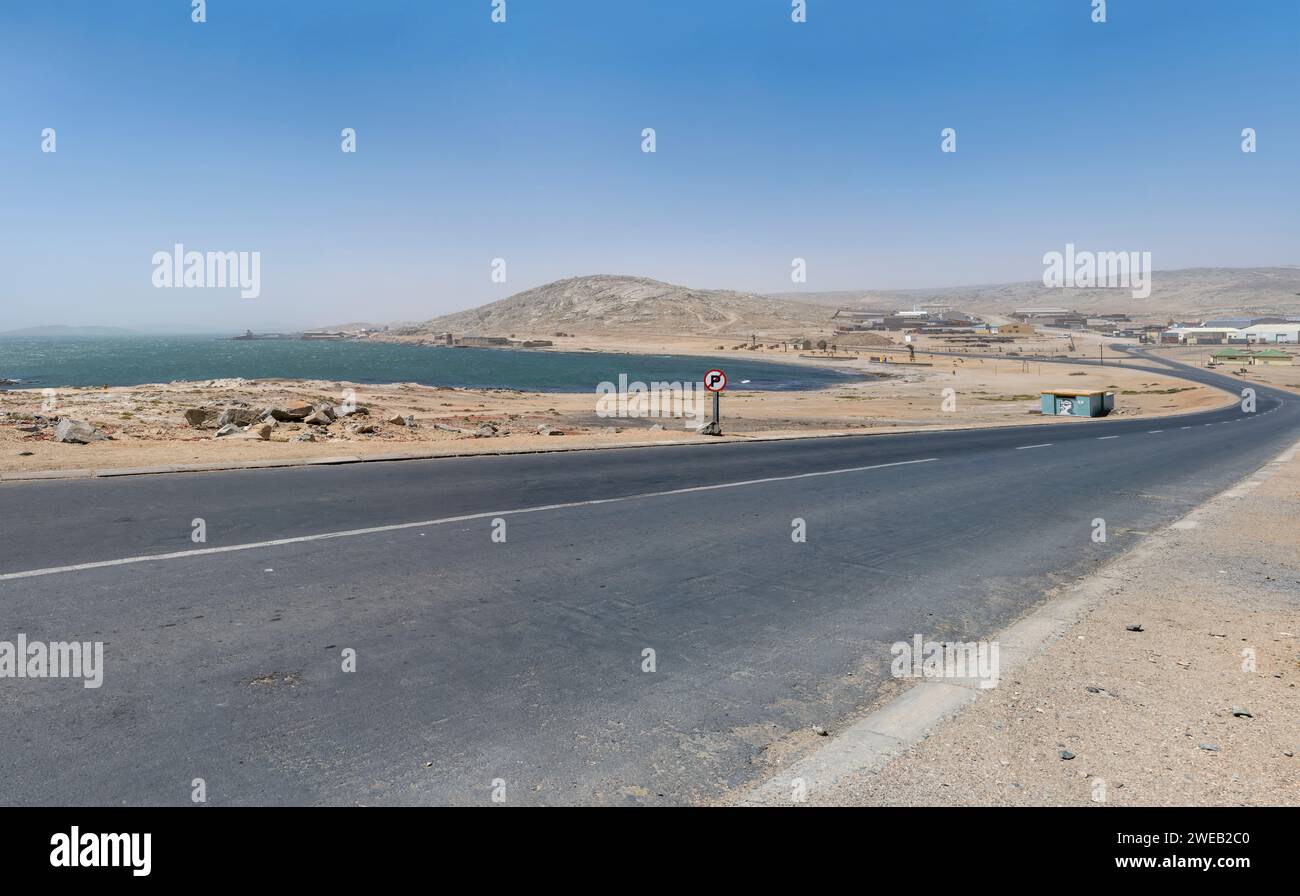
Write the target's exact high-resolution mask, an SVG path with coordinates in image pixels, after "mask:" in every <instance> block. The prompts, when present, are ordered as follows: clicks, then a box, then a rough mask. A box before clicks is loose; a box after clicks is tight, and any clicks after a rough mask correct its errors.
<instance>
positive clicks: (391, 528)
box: [0, 457, 939, 582]
mask: <svg viewBox="0 0 1300 896" xmlns="http://www.w3.org/2000/svg"><path fill="white" fill-rule="evenodd" d="M938 459H939V458H937V457H926V458H922V459H921V460H900V461H896V462H894V463H890V464H871V465H870V466H866V467H845V468H844V469H841V470H820V471H818V472H815V473H794V474H792V475H790V476H769V477H767V478H765V479H745V480H742V481H740V482H720V483H718V484H717V485H693V486H690V487H688V488H674V489H669V490H667V491H662V492H643V493H641V494H638V495H623V496H622V497H618V498H593V499H591V500H589V501H570V502H567V503H564V504H542V505H539V506H537V507H521V508H518V509H516V510H493V511H489V512H485V513H467V514H464V515H462V516H446V517H442V518H441V519H435V520H420V521H419V522H416V523H394V524H392V525H388V526H371V527H369V528H366V529H347V530H345V531H342V532H322V533H320V534H318V535H299V536H296V537H294V538H277V539H274V540H272V541H255V542H250V543H248V544H232V545H228V546H226V547H220V548H196V549H195V550H192V551H172V552H171V553H169V554H143V555H141V556H138V557H121V558H119V559H117V560H97V561H95V562H92V563H76V564H73V565H71V566H51V567H47V568H45V569H29V570H25V571H23V572H9V573H4V574H2V575H0V582H7V581H10V580H12V579H30V578H35V577H36V576H52V575H56V574H58V573H63V572H80V571H81V570H85V569H102V568H104V567H107V566H127V565H128V564H132V563H150V562H153V561H155V560H181V559H184V558H186V557H203V556H206V555H209V554H229V553H231V552H234V551H251V550H255V549H257V548H273V547H278V546H280V545H285V544H303V543H305V542H309V541H324V540H326V539H330V538H353V537H356V536H358V535H375V534H378V533H380V532H398V531H400V530H402V529H419V528H421V527H423V526H438V525H441V524H443V523H461V522H465V521H467V520H481V519H491V518H494V517H498V516H508V515H510V514H517V513H540V512H542V511H545V510H566V509H568V508H571V507H589V506H592V505H595V504H617V503H619V502H621V501H636V500H638V499H641V498H663V497H667V496H669V495H685V494H690V493H692V492H707V491H714V490H717V489H723V488H741V487H743V486H746V485H762V484H764V483H767V482H789V481H791V480H794V479H811V478H813V477H814V476H837V475H840V474H843V473H862V472H865V471H867V470H883V469H885V468H886V467H906V466H909V465H911V464H928V463H933V462H934V461H936V460H938Z"/></svg>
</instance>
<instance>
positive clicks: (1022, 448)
mask: <svg viewBox="0 0 1300 896" xmlns="http://www.w3.org/2000/svg"><path fill="white" fill-rule="evenodd" d="M1055 444H1056V443H1055V442H1044V443H1043V444H1041V445H1021V446H1020V447H1019V448H1017V449H1016V450H1017V451H1028V450H1029V449H1030V448H1051V447H1052V446H1053V445H1055Z"/></svg>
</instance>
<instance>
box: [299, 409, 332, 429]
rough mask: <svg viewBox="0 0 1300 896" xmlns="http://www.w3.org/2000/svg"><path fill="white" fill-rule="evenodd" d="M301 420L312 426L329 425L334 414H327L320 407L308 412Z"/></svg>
mask: <svg viewBox="0 0 1300 896" xmlns="http://www.w3.org/2000/svg"><path fill="white" fill-rule="evenodd" d="M302 422H303V423H309V424H311V425H312V426H329V425H330V424H331V423H333V422H334V415H333V414H332V413H329V414H327V413H326V412H325V411H324V409H322V408H317V409H316V410H314V411H312V412H311V413H310V414H308V415H307V417H306V418H304V419H303V421H302Z"/></svg>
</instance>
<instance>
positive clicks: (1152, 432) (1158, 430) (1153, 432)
mask: <svg viewBox="0 0 1300 896" xmlns="http://www.w3.org/2000/svg"><path fill="white" fill-rule="evenodd" d="M1158 432H1164V430H1163V429H1148V430H1147V435H1149V436H1152V435H1155V434H1156V433H1158Z"/></svg>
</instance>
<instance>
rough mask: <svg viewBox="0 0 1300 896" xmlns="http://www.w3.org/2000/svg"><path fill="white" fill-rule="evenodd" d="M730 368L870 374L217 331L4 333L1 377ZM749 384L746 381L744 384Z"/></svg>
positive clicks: (674, 372)
mask: <svg viewBox="0 0 1300 896" xmlns="http://www.w3.org/2000/svg"><path fill="white" fill-rule="evenodd" d="M715 366H716V367H721V368H722V369H723V370H724V371H726V373H727V376H728V379H729V380H730V383H731V387H732V388H737V387H740V386H742V385H743V388H745V389H750V390H757V391H797V390H807V389H818V388H823V387H825V386H829V385H833V384H835V383H843V382H848V381H851V380H854V379H860V378H861V376H860V375H857V374H849V373H843V372H840V371H836V370H829V369H826V368H821V367H813V366H810V365H802V364H784V363H776V362H770V361H762V360H755V359H750V358H746V357H744V356H743V355H740V354H739V353H737V357H735V358H726V359H719V360H711V359H709V358H698V357H691V356H686V355H659V354H655V355H634V354H621V353H612V352H554V351H530V350H527V349H490V348H434V347H429V346H420V345H409V344H403V343H389V342H358V341H346V342H320V341H312V340H301V339H285V340H247V341H244V340H234V339H230V338H229V337H221V336H211V335H129V336H96V337H59V336H39V337H12V336H8V337H6V336H0V379H11V380H17V381H18V385H17V388H59V387H80V386H136V385H141V384H144V383H167V382H173V381H204V380H213V379H233V378H243V379H250V380H256V379H303V380H329V381H346V382H354V383H394V382H414V383H420V384H422V385H427V386H456V387H462V388H478V389H485V388H506V389H519V390H521V391H526V392H586V391H591V390H594V389H595V388H596V386H597V384H599V383H601V382H603V381H611V382H616V381H617V379H618V376H619V374H627V376H628V378H629V380H633V381H635V380H641V381H644V382H650V381H651V380H660V381H669V382H671V381H683V382H685V381H693V382H698V381H700V380H702V379H703V377H704V373H705V371H706V370H708V369H709V368H710V367H715ZM744 380H748V381H749V382H747V383H744V382H742V381H744Z"/></svg>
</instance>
